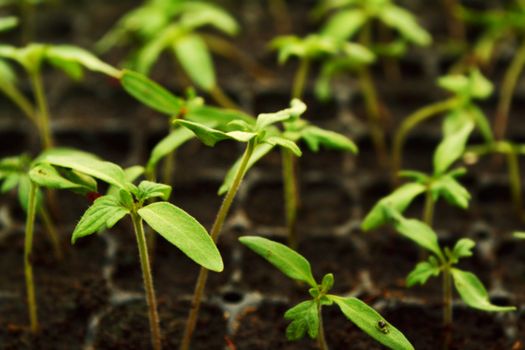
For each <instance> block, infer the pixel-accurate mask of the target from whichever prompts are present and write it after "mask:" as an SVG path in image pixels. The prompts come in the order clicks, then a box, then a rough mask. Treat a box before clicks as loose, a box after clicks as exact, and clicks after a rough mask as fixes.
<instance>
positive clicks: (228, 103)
mask: <svg viewBox="0 0 525 350" xmlns="http://www.w3.org/2000/svg"><path fill="white" fill-rule="evenodd" d="M209 93H210V95H211V97H212V98H213V99H214V100H215V102H217V103H218V104H219V105H220V106H221V107H223V108H228V109H235V110H239V111H240V110H242V109H241V107H239V106H238V105H237V104H236V103H235V102H234V101H233V100H232V99H231V98H230V97H229V96H228V95H226V94H225V93H224V91H223V90H222V89H221V88H220V87H219V85H215V86H214V87H213V88H212V89H211V90H210V91H209Z"/></svg>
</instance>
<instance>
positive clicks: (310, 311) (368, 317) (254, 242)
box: [239, 236, 414, 350]
mask: <svg viewBox="0 0 525 350" xmlns="http://www.w3.org/2000/svg"><path fill="white" fill-rule="evenodd" d="M239 241H240V242H241V243H242V244H244V245H245V246H247V247H248V248H250V249H251V250H253V251H254V252H255V253H257V254H259V255H260V256H262V257H263V258H264V259H266V260H267V261H268V262H269V263H270V264H272V265H274V266H275V267H276V268H278V269H279V270H280V271H281V272H282V273H284V274H285V275H286V276H287V277H289V278H291V279H293V280H295V281H298V282H302V283H305V284H306V285H307V286H308V287H309V290H308V292H309V294H310V297H311V299H309V300H306V301H303V302H301V303H299V304H297V305H295V306H294V307H292V308H291V309H289V310H288V311H286V313H285V314H284V318H285V319H287V320H290V321H291V323H290V324H289V325H288V327H287V328H286V337H287V338H288V340H299V339H301V338H303V337H304V336H305V335H306V334H308V336H309V337H310V338H312V339H317V342H318V344H319V348H320V349H321V350H328V345H327V342H326V338H325V330H324V326H323V318H322V308H323V307H324V306H330V305H333V304H335V305H337V306H338V307H339V309H340V310H341V312H342V313H343V315H345V317H346V318H348V320H350V321H351V322H352V323H354V324H355V325H356V326H357V327H359V328H360V329H361V330H362V331H363V332H365V333H366V334H368V335H369V336H370V337H372V338H374V340H376V341H377V342H379V343H381V344H383V345H385V346H387V347H388V348H391V349H413V348H414V347H413V346H412V344H410V342H409V341H408V340H407V339H406V338H405V336H404V335H403V334H402V333H401V332H400V331H399V330H398V329H397V328H395V327H394V326H393V325H392V324H390V323H389V322H388V321H386V320H385V319H384V318H383V317H382V316H381V315H380V314H379V313H378V312H377V311H375V310H374V309H373V308H371V307H370V306H368V305H367V304H365V303H364V302H362V301H361V300H359V299H357V298H354V297H342V296H338V295H334V294H329V291H330V289H331V288H332V286H333V284H334V275H333V274H331V273H327V274H326V275H324V277H323V279H322V282H321V283H320V284H319V283H317V281H316V280H315V278H314V277H313V274H312V269H311V267H310V263H309V262H308V260H306V258H305V257H303V256H302V255H300V254H299V253H297V252H296V251H294V250H292V249H290V248H288V247H287V246H285V245H284V244H281V243H277V242H273V241H271V240H269V239H266V238H262V237H256V236H243V237H240V238H239ZM327 332H328V333H330V330H327Z"/></svg>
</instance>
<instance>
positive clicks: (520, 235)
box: [513, 232, 525, 239]
mask: <svg viewBox="0 0 525 350" xmlns="http://www.w3.org/2000/svg"><path fill="white" fill-rule="evenodd" d="M513 236H514V237H515V238H518V239H525V232H514V233H513Z"/></svg>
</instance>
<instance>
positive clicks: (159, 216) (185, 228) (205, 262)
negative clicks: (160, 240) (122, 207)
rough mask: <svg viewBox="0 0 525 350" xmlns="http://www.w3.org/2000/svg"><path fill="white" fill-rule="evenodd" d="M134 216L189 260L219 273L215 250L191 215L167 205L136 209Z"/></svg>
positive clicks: (160, 203) (158, 203)
mask: <svg viewBox="0 0 525 350" xmlns="http://www.w3.org/2000/svg"><path fill="white" fill-rule="evenodd" d="M138 213H139V215H140V216H141V217H142V218H143V219H144V221H146V223H147V224H148V225H149V226H151V228H153V229H154V230H155V231H156V232H158V233H159V234H160V235H161V236H162V237H164V238H165V239H166V240H167V241H168V242H170V243H171V244H173V245H175V246H176V247H177V248H179V249H180V250H181V251H182V252H183V253H184V254H186V255H187V256H188V257H189V258H190V259H191V260H193V261H195V262H196V263H197V264H199V265H201V266H203V267H205V268H207V269H208V270H212V271H217V272H220V271H222V270H223V268H224V265H223V262H222V258H221V255H220V253H219V250H218V249H217V247H216V246H215V243H213V240H212V239H211V237H210V235H209V234H208V232H206V229H205V228H204V227H203V226H202V225H201V224H200V223H199V222H198V221H197V220H196V219H195V218H194V217H193V216H191V215H190V214H188V213H186V212H185V211H184V210H182V209H180V208H178V207H176V206H174V205H173V204H171V203H168V202H157V203H153V204H150V205H148V206H145V207H143V208H141V209H139V210H138Z"/></svg>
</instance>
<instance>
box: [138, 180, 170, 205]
mask: <svg viewBox="0 0 525 350" xmlns="http://www.w3.org/2000/svg"><path fill="white" fill-rule="evenodd" d="M138 189H139V190H138V195H137V197H138V198H137V199H138V200H140V201H145V200H147V199H150V198H155V197H160V198H161V199H163V200H168V198H169V197H170V194H171V186H169V185H165V184H160V183H156V182H151V181H146V180H144V181H141V183H140V184H139V187H138Z"/></svg>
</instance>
